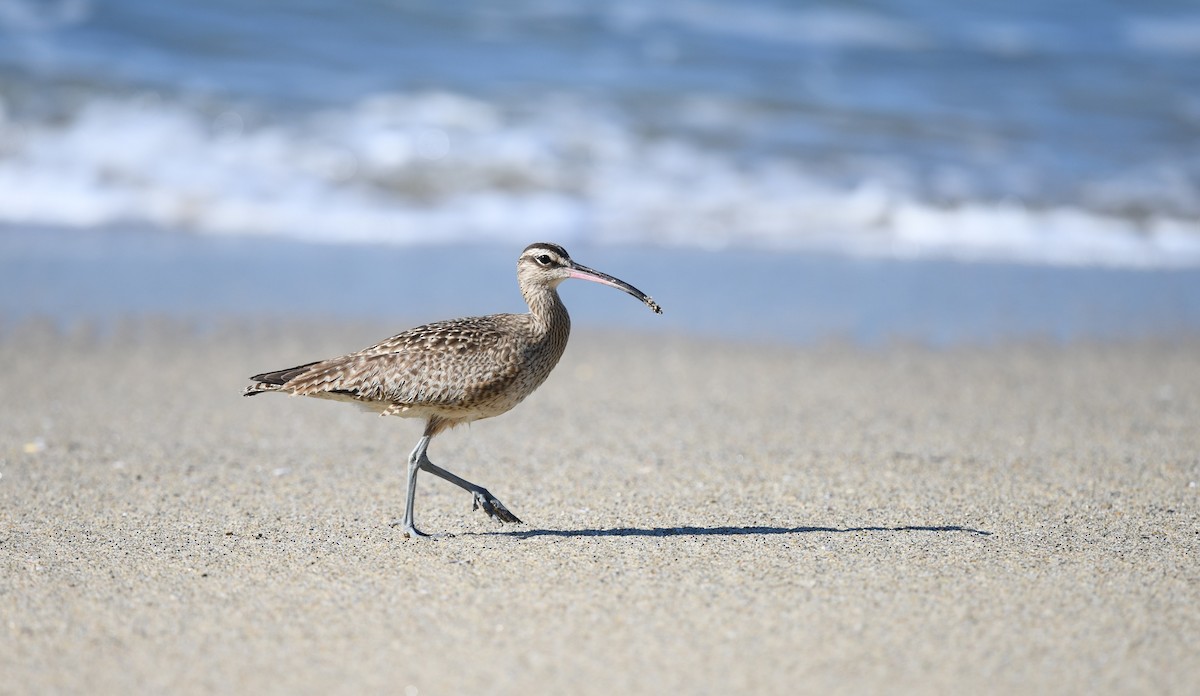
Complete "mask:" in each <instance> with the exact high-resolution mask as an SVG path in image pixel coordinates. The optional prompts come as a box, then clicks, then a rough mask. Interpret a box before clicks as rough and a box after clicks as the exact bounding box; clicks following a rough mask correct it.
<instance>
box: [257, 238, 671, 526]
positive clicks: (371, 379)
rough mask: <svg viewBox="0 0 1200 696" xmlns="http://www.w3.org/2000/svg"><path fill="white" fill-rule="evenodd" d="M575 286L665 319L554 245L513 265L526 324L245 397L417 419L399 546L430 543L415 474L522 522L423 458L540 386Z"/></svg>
mask: <svg viewBox="0 0 1200 696" xmlns="http://www.w3.org/2000/svg"><path fill="white" fill-rule="evenodd" d="M568 278H581V279H583V280H591V281H595V282H597V283H602V284H604V285H608V286H610V287H614V288H617V289H618V290H623V291H625V292H627V293H629V294H630V295H633V296H634V297H636V298H638V299H639V300H641V301H642V302H644V303H645V304H646V305H647V306H649V307H650V309H652V310H654V311H655V312H656V313H658V314H662V308H661V307H659V306H658V304H657V303H656V302H655V301H654V300H653V299H651V298H650V297H649V296H647V295H646V294H645V293H643V292H642V291H641V290H638V289H637V288H635V287H633V286H632V285H630V284H629V283H626V282H625V281H623V280H618V279H617V278H614V277H612V276H610V275H607V274H605V273H601V272H599V271H594V270H592V269H590V268H588V267H587V266H583V265H581V264H578V263H575V262H574V261H572V260H571V257H570V256H568V255H567V251H566V249H563V248H562V247H560V246H558V245H557V244H548V243H544V242H539V243H535V244H530V245H529V246H527V247H525V251H523V252H521V256H520V258H518V259H517V283H518V285H520V287H521V294H522V295H523V296H524V297H525V302H527V303H528V304H529V313H528V314H492V315H490V316H486V317H466V318H463V319H452V320H450V321H439V322H435V323H432V324H426V325H425V326H418V327H417V328H415V329H409V330H408V331H405V332H403V333H400V334H397V335H395V336H392V337H391V338H389V339H387V340H385V341H382V342H380V343H377V344H376V345H373V346H371V347H370V348H365V349H363V350H360V351H358V352H357V353H350V354H349V355H343V356H341V357H338V358H330V359H329V360H319V361H317V362H311V363H307V364H304V365H300V366H297V367H291V368H288V369H286V370H277V371H275V372H264V373H262V374H260V375H254V376H253V377H251V378H250V379H252V380H254V384H253V385H251V386H249V387H247V388H246V391H245V393H244V395H245V396H253V395H255V394H261V393H263V392H281V393H284V394H292V395H295V396H312V397H316V398H320V399H335V400H338V401H349V402H352V403H356V404H358V405H360V406H363V407H365V408H367V409H369V410H371V411H375V412H378V413H380V414H381V415H385V416H402V417H404V418H422V419H424V420H425V432H424V434H423V435H422V437H421V439H420V440H419V441H418V442H417V446H416V447H415V448H414V449H413V451H412V454H410V455H409V456H408V489H407V492H406V497H405V504H404V520H403V522H402V524H403V525H404V536H406V537H417V536H428V535H426V534H425V533H424V532H421V531H419V530H418V529H417V527H416V524H415V523H414V522H413V499H414V497H415V495H416V488H417V472H418V471H422V470H424V471H427V472H429V473H431V474H433V475H434V476H437V477H439V478H442V479H445V480H446V481H449V482H450V483H453V484H454V485H456V486H458V487H459V488H462V489H464V490H466V491H467V492H469V493H470V494H471V495H472V496H473V497H474V503H473V504H472V509H478V508H482V509H483V511H484V512H485V513H487V514H488V515H489V516H491V517H492V518H494V519H497V520H499V521H501V522H520V521H521V520H519V519H517V516H516V515H514V514H512V513H511V512H509V511H508V508H506V507H504V504H503V503H501V502H500V501H499V500H498V499H496V497H495V496H493V495H492V494H491V493H490V492H488V490H487V489H486V488H483V487H482V486H478V485H476V484H474V483H471V482H470V481H467V480H466V479H463V478H459V477H458V476H456V475H454V474H452V473H450V472H449V471H447V470H445V469H443V468H441V467H439V466H436V465H435V464H434V463H433V462H431V461H429V457H428V455H427V454H426V450H428V449H429V442H430V440H432V439H433V437H434V436H435V435H437V434H438V433H440V432H442V431H444V430H446V429H448V428H452V427H454V426H456V425H461V424H463V423H470V422H471V421H476V420H480V419H482V418H491V417H492V416H498V415H500V414H502V413H505V412H506V411H508V410H509V409H511V408H512V407H513V406H516V405H517V404H519V403H521V401H523V400H524V399H525V397H527V396H529V395H530V394H532V393H533V391H534V390H535V389H537V388H538V387H539V386H541V384H542V382H545V381H546V378H547V377H548V376H549V375H550V371H551V370H553V369H554V366H555V365H556V364H558V359H559V358H561V357H562V354H563V351H564V350H565V349H566V347H567V337H568V335H569V334H570V331H571V317H570V316H569V315H568V314H567V308H566V307H565V306H563V303H562V300H561V299H560V298H559V296H558V285H559V283H561V282H563V281H564V280H566V279H568Z"/></svg>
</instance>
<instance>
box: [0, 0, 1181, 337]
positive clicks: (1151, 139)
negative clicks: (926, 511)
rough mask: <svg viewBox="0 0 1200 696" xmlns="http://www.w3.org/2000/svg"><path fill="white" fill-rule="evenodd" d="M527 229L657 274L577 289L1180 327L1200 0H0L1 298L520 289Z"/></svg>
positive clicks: (437, 297) (619, 267)
mask: <svg viewBox="0 0 1200 696" xmlns="http://www.w3.org/2000/svg"><path fill="white" fill-rule="evenodd" d="M536 240H549V241H557V242H560V243H563V244H565V245H566V246H567V247H568V248H569V249H570V250H571V251H572V252H573V253H574V254H575V255H576V256H577V257H578V258H579V259H580V260H581V261H583V262H584V263H589V264H591V265H594V266H596V267H599V268H601V269H603V270H606V271H610V272H613V273H616V274H617V275H621V276H625V277H626V280H629V281H630V282H633V283H635V284H637V285H639V286H644V289H646V290H647V291H649V292H651V294H654V295H655V296H656V298H657V299H659V300H661V301H662V303H663V305H664V307H665V308H666V310H667V314H666V315H664V317H654V316H651V315H649V313H648V312H644V311H643V310H644V308H639V307H637V306H636V304H635V303H633V304H632V306H631V303H629V302H627V300H628V298H622V297H621V296H619V294H616V293H607V292H604V291H599V290H598V288H590V287H589V288H586V289H584V288H575V289H565V290H564V293H565V294H566V295H567V296H568V302H569V303H570V304H571V306H572V308H573V310H575V311H576V313H577V316H579V320H580V323H581V325H588V324H589V323H590V324H592V325H594V326H619V327H629V328H635V329H638V330H642V329H645V330H662V331H668V332H678V333H688V334H706V335H717V336H726V337H751V338H763V339H767V340H773V339H783V340H799V341H807V340H820V339H823V338H828V337H831V336H841V337H847V338H850V339H852V340H855V341H860V342H865V343H875V342H879V341H881V340H886V339H888V338H889V337H904V338H910V339H915V340H926V341H930V342H934V343H956V342H963V341H990V340H1004V339H1008V338H1014V337H1016V338H1021V337H1032V336H1039V337H1050V338H1056V339H1076V338H1091V337H1097V338H1110V337H1117V338H1120V337H1130V336H1176V335H1194V334H1196V333H1198V332H1200V5H1197V4H1196V3H1195V2H1184V1H1174V2H1171V1H1165V0H1152V1H1135V0H1094V1H1091V2H1057V3H1047V2H1034V1H1032V0H1011V1H1008V2H990V1H989V2H971V3H950V2H931V1H930V0H856V1H855V2H804V1H795V2H782V1H776V0H737V1H732V0H731V1H729V2H718V1H715V0H661V1H657V2H631V1H629V0H613V1H610V2H590V1H586V0H509V1H507V2H505V3H502V4H498V3H471V2H456V1H447V0H389V1H386V2H385V1H382V0H342V1H340V2H315V1H313V0H287V1H286V2H285V1H284V0H255V1H254V2H246V1H244V0H240V1H237V2H235V1H234V0H210V1H209V2H181V1H179V0H111V1H107V2H105V1H103V0H0V324H2V323H11V322H12V321H21V320H24V319H26V318H28V317H31V316H42V315H48V316H51V317H54V318H57V319H60V320H66V321H74V320H77V319H82V320H91V319H96V318H98V319H102V320H103V319H107V318H112V317H116V316H122V315H125V314H163V313H166V314H181V315H188V316H229V315H246V316H262V315H278V316H281V317H298V318H303V317H306V316H314V315H320V316H334V317H361V318H382V319H386V320H387V321H395V322H397V324H398V326H397V328H400V326H403V325H405V324H406V323H407V322H409V321H423V320H428V319H436V318H443V317H445V316H452V315H456V314H467V313H479V312H490V311H506V310H518V309H520V300H519V296H518V295H517V294H516V292H515V289H513V288H512V287H511V286H512V283H513V281H512V277H511V276H512V263H513V259H514V258H515V254H516V253H517V252H518V251H519V250H520V249H521V248H522V247H524V246H525V245H526V244H527V243H529V242H531V241H536ZM447 269H450V270H447ZM505 288H509V289H510V290H512V292H508V293H506V292H505V291H504V289H505ZM481 298H483V299H488V298H491V299H490V301H488V302H483V301H481Z"/></svg>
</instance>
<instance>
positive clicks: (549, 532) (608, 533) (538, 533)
mask: <svg viewBox="0 0 1200 696" xmlns="http://www.w3.org/2000/svg"><path fill="white" fill-rule="evenodd" d="M812 532H838V533H847V532H961V533H964V534H975V535H978V536H991V534H992V533H991V532H985V531H983V530H980V529H971V528H969V527H960V526H958V525H948V526H940V527H930V526H904V527H652V528H649V529H639V528H637V527H620V528H616V529H531V530H528V531H513V532H485V533H483V534H482V536H509V537H514V538H517V539H532V538H534V537H627V536H632V537H669V536H745V535H764V536H765V535H769V534H809V533H812Z"/></svg>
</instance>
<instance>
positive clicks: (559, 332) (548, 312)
mask: <svg viewBox="0 0 1200 696" xmlns="http://www.w3.org/2000/svg"><path fill="white" fill-rule="evenodd" d="M524 295H525V302H526V303H528V304H529V313H530V314H531V315H533V320H534V323H535V324H537V326H538V328H539V329H541V330H542V331H543V332H545V333H546V334H549V335H551V336H555V337H559V338H560V339H561V340H562V342H563V343H564V344H565V343H566V340H567V336H568V335H569V334H570V333H571V315H569V314H567V306H566V305H564V304H563V302H562V299H560V298H559V296H558V290H557V289H555V288H538V289H535V290H532V291H529V292H526V293H524Z"/></svg>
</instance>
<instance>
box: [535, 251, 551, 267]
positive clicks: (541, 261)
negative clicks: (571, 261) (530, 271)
mask: <svg viewBox="0 0 1200 696" xmlns="http://www.w3.org/2000/svg"><path fill="white" fill-rule="evenodd" d="M534 260H535V261H537V262H538V265H541V266H549V265H550V262H551V261H553V259H551V258H550V255H549V254H539V255H538V256H537V258H535V259H534Z"/></svg>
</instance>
